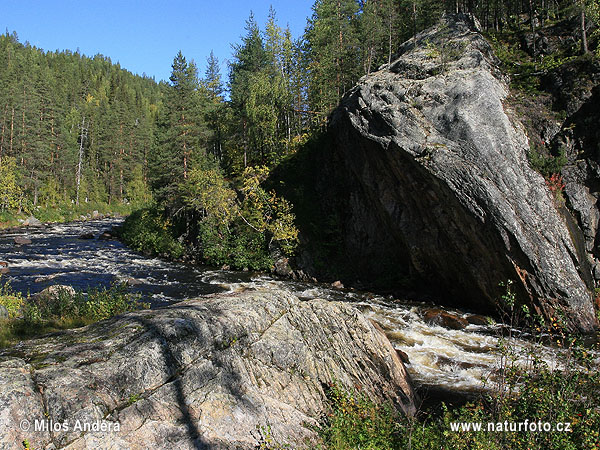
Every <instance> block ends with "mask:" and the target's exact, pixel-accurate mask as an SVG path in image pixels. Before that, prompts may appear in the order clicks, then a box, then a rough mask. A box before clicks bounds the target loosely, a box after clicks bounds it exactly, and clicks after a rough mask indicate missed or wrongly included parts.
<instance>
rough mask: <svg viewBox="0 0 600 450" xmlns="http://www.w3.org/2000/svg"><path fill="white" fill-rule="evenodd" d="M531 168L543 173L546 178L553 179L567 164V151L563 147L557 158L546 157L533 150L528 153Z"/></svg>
mask: <svg viewBox="0 0 600 450" xmlns="http://www.w3.org/2000/svg"><path fill="white" fill-rule="evenodd" d="M527 156H528V158H529V163H530V164H531V168H532V169H534V170H536V171H537V172H539V173H541V174H542V175H543V176H544V177H545V178H549V177H551V176H552V175H553V174H555V173H560V172H561V171H562V169H563V167H564V166H565V164H567V155H566V150H565V149H564V147H562V148H561V149H560V150H559V153H558V155H557V156H553V155H547V156H546V155H544V154H542V153H540V152H538V151H537V150H536V149H535V148H531V149H530V151H529V153H528V155H527Z"/></svg>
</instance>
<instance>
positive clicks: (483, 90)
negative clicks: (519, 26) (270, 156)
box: [320, 16, 597, 331]
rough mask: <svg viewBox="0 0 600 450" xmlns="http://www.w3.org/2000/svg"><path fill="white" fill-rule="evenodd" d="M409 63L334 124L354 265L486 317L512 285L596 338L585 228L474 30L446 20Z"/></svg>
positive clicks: (326, 165) (330, 172) (336, 204)
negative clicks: (532, 145)
mask: <svg viewBox="0 0 600 450" xmlns="http://www.w3.org/2000/svg"><path fill="white" fill-rule="evenodd" d="M400 55H401V56H400V57H399V58H398V59H397V60H396V61H394V62H393V63H392V64H391V65H390V66H389V67H387V66H384V67H382V68H381V69H380V70H379V71H378V72H375V73H373V74H371V75H369V76H366V77H363V78H362V79H361V80H360V82H359V83H358V85H357V86H356V87H355V88H354V89H353V90H352V91H351V92H350V93H349V94H347V95H346V97H345V98H344V99H343V100H342V103H341V105H340V106H339V107H338V108H337V110H336V111H335V112H334V113H333V115H332V117H331V121H330V125H329V132H330V136H332V139H333V140H334V145H333V148H332V149H331V150H330V151H328V152H326V156H324V157H323V158H324V161H323V164H322V167H323V169H322V171H323V173H322V174H320V178H321V179H324V180H327V181H325V183H327V184H324V185H322V186H321V190H322V192H323V198H324V201H325V203H328V204H329V205H331V207H332V208H335V209H337V211H341V213H340V214H339V215H340V216H341V217H344V220H343V223H342V224H341V226H342V228H343V230H342V231H343V235H344V236H345V238H344V239H345V242H344V243H343V244H344V249H343V250H344V251H345V252H346V253H347V255H348V259H350V260H352V261H355V263H356V266H357V269H358V270H359V271H362V272H364V273H365V274H367V276H369V275H370V276H373V275H376V274H378V273H379V272H381V271H382V270H384V269H385V268H387V270H389V268H390V267H393V268H394V269H393V270H395V271H396V272H399V273H403V274H405V275H406V276H410V277H418V278H420V279H424V280H427V283H429V284H430V285H435V286H437V287H438V288H439V290H440V291H441V292H443V295H444V296H445V297H446V298H448V297H453V298H454V299H455V303H458V304H461V305H466V306H471V307H474V308H478V309H480V310H481V309H485V306H486V305H487V306H488V309H489V307H490V306H491V305H493V304H494V303H495V301H496V300H497V299H498V298H499V296H500V294H501V293H502V290H501V289H500V288H499V287H498V283H499V282H501V281H506V280H508V279H512V280H514V281H516V283H515V286H516V289H517V293H518V295H519V298H520V299H523V300H526V301H529V302H530V303H531V304H532V305H533V306H534V307H535V309H536V310H537V311H538V312H540V313H542V314H543V315H545V316H550V315H553V314H555V312H556V310H557V309H561V310H564V312H565V313H566V314H565V315H566V317H567V318H568V320H569V321H570V326H571V327H572V328H576V329H579V330H583V331H590V330H592V329H594V328H595V327H597V322H596V319H595V317H594V310H593V305H592V299H591V293H590V286H588V285H586V283H585V282H584V279H586V278H589V270H588V269H587V268H586V264H584V263H585V261H584V259H585V254H582V252H578V250H577V248H576V246H575V245H574V243H573V239H572V237H571V234H572V233H573V232H575V233H580V231H578V229H574V230H569V229H568V228H567V223H566V221H567V220H568V218H565V217H563V215H562V214H561V213H560V212H559V210H558V209H559V208H558V207H557V205H558V202H556V201H555V199H554V197H553V195H552V193H551V192H550V191H549V189H548V188H547V186H546V184H545V182H544V179H543V178H542V176H541V175H539V174H538V173H537V172H535V171H534V170H532V169H531V168H530V167H529V164H528V162H527V157H526V151H527V149H528V148H529V145H528V140H527V137H526V135H525V133H524V130H523V127H522V126H521V125H520V124H519V123H518V121H517V120H516V119H515V118H514V117H513V115H512V114H511V111H510V110H508V108H507V107H506V106H505V105H504V100H505V98H506V96H507V94H508V88H507V85H506V83H505V81H504V80H503V79H502V76H501V74H500V73H499V72H498V70H497V69H496V59H495V57H494V55H493V53H492V50H491V47H490V46H489V44H488V43H487V42H486V41H485V39H484V38H483V37H482V36H481V35H480V34H479V33H478V32H477V24H476V23H474V21H473V19H471V18H469V17H467V16H447V17H446V18H445V19H444V20H443V21H442V22H441V23H440V24H439V25H438V26H436V27H434V28H432V29H429V30H426V31H424V32H422V33H421V34H419V35H418V36H417V38H416V45H415V44H414V43H413V41H412V40H411V41H409V42H407V43H406V44H404V45H403V47H402V48H401V51H400ZM324 153H325V152H324ZM575 228H577V227H575Z"/></svg>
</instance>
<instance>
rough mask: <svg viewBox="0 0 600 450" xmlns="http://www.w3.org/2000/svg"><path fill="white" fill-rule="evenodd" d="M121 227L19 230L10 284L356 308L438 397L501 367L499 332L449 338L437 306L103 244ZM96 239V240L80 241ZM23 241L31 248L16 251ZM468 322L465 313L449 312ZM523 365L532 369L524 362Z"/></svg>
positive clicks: (159, 300) (0, 251) (154, 301)
mask: <svg viewBox="0 0 600 450" xmlns="http://www.w3.org/2000/svg"><path fill="white" fill-rule="evenodd" d="M119 223H120V220H118V219H109V220H101V221H90V222H81V223H70V224H61V225H52V226H49V227H48V228H45V229H35V228H31V229H25V228H24V229H20V230H18V231H11V232H3V233H0V261H6V262H8V265H9V268H10V273H9V274H8V275H5V276H4V277H3V279H4V280H5V279H8V280H9V281H10V283H11V285H12V287H13V288H14V289H16V290H19V291H21V292H23V293H24V294H27V293H31V294H33V293H35V292H39V291H41V290H42V289H44V288H46V287H48V286H51V285H55V284H64V285H69V286H73V287H74V288H76V289H79V290H87V289H89V288H90V287H98V286H109V285H110V284H111V283H114V282H119V281H127V280H129V283H130V284H135V285H133V286H131V287H130V289H131V290H132V291H134V292H139V293H141V294H142V300H143V301H146V302H149V303H150V304H151V305H152V306H153V307H157V306H164V305H167V304H168V303H170V302H172V301H179V300H184V299H187V298H194V297H198V296H201V295H204V294H210V293H216V292H235V291H237V290H242V289H257V288H269V287H272V288H278V289H286V290H288V291H291V292H292V293H294V294H296V295H297V296H298V297H299V298H301V299H306V300H308V299H312V298H324V299H328V300H337V301H350V302H352V303H353V304H354V305H356V306H357V307H358V308H359V309H360V310H361V311H362V312H363V313H364V314H365V315H366V316H368V317H370V318H373V319H374V320H376V321H377V322H378V323H380V324H381V325H382V327H383V328H384V329H385V331H386V333H387V335H388V337H389V338H390V341H391V342H392V343H393V344H394V346H395V347H396V348H397V349H400V350H402V351H403V352H405V353H406V354H407V355H408V357H409V359H410V363H409V364H407V368H408V370H409V372H410V373H411V375H412V376H413V378H414V379H415V381H416V382H417V383H420V384H422V385H428V386H435V387H436V389H444V390H451V391H462V392H468V391H475V390H479V389H480V388H481V387H482V382H483V380H488V379H489V378H490V376H491V375H492V374H493V373H494V371H495V370H496V369H497V367H498V363H499V355H498V351H497V348H496V345H497V331H498V326H496V325H469V326H467V327H466V328H465V329H462V330H450V329H447V328H443V327H441V326H438V325H434V324H431V323H427V322H426V321H425V320H424V313H425V311H426V310H427V309H428V308H431V307H433V306H435V305H433V304H431V303H429V304H428V303H414V302H408V301H404V300H402V299H396V298H391V297H385V296H380V295H376V294H373V293H369V292H358V291H353V290H339V289H333V288H331V287H330V286H328V285H323V284H318V283H300V282H292V281H289V280H278V279H274V278H272V277H270V276H268V275H264V274H255V273H244V272H234V271H223V270H215V269H211V268H207V267H198V266H191V265H186V264H180V263H172V262H166V261H162V260H160V259H156V258H146V257H144V256H141V255H139V254H138V253H136V252H133V251H131V250H129V249H128V248H127V247H125V246H124V245H123V244H121V243H120V242H118V241H116V240H100V239H98V236H99V235H100V234H101V233H102V232H103V231H104V230H107V229H110V228H111V227H112V226H114V225H118V224H119ZM87 233H92V234H93V235H94V238H93V239H78V237H79V236H81V235H82V234H87ZM16 236H24V237H27V238H29V239H31V241H32V242H31V244H28V245H22V246H19V245H16V244H15V243H14V238H15V237H16ZM451 312H453V313H455V314H457V315H462V316H463V317H464V316H466V314H465V313H463V312H461V311H451ZM512 344H513V346H514V347H515V348H517V349H521V350H522V352H523V354H525V353H526V352H527V350H528V348H530V347H531V345H532V344H531V343H529V342H527V341H525V340H518V339H514V340H513V341H512ZM535 351H536V353H537V354H538V355H541V356H542V357H543V359H545V360H546V361H547V362H548V363H549V364H551V365H552V364H556V360H557V358H556V351H557V350H555V349H552V348H548V347H543V348H539V347H538V348H536V350H535ZM523 363H524V364H525V363H526V361H525V360H524V361H523Z"/></svg>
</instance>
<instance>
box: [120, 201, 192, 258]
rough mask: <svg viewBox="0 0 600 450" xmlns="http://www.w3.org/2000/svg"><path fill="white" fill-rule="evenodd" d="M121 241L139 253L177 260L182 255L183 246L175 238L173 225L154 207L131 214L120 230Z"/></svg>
mask: <svg viewBox="0 0 600 450" xmlns="http://www.w3.org/2000/svg"><path fill="white" fill-rule="evenodd" d="M121 238H122V239H123V241H124V242H125V243H126V244H127V245H128V246H130V247H131V248H133V249H134V250H137V251H139V252H142V253H145V254H150V255H160V256H166V257H169V258H174V259H178V258H181V256H182V255H183V251H184V249H183V246H182V245H181V243H180V242H178V241H177V239H176V238H175V232H174V229H173V225H172V223H171V221H170V220H169V219H168V218H165V217H164V215H163V213H162V212H161V211H160V210H159V209H158V208H156V207H148V208H143V209H139V210H137V211H135V212H133V213H132V214H131V215H130V216H129V217H127V219H126V220H125V222H124V223H123V228H122V230H121Z"/></svg>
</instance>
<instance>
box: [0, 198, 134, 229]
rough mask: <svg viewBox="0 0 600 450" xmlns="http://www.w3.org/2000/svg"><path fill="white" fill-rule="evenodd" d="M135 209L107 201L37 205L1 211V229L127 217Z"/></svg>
mask: <svg viewBox="0 0 600 450" xmlns="http://www.w3.org/2000/svg"><path fill="white" fill-rule="evenodd" d="M134 209H135V207H134V206H133V205H127V204H112V205H109V204H107V203H96V202H89V203H81V204H80V205H75V204H70V203H64V204H60V205H54V206H47V207H44V206H36V207H32V208H31V209H30V210H27V211H22V212H20V213H17V212H15V211H10V212H9V211H2V212H0V230H10V229H11V228H20V227H27V226H48V225H50V224H56V223H68V222H81V221H87V220H99V219H103V218H105V217H125V216H127V215H129V214H131V212H132V211H133V210H134Z"/></svg>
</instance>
